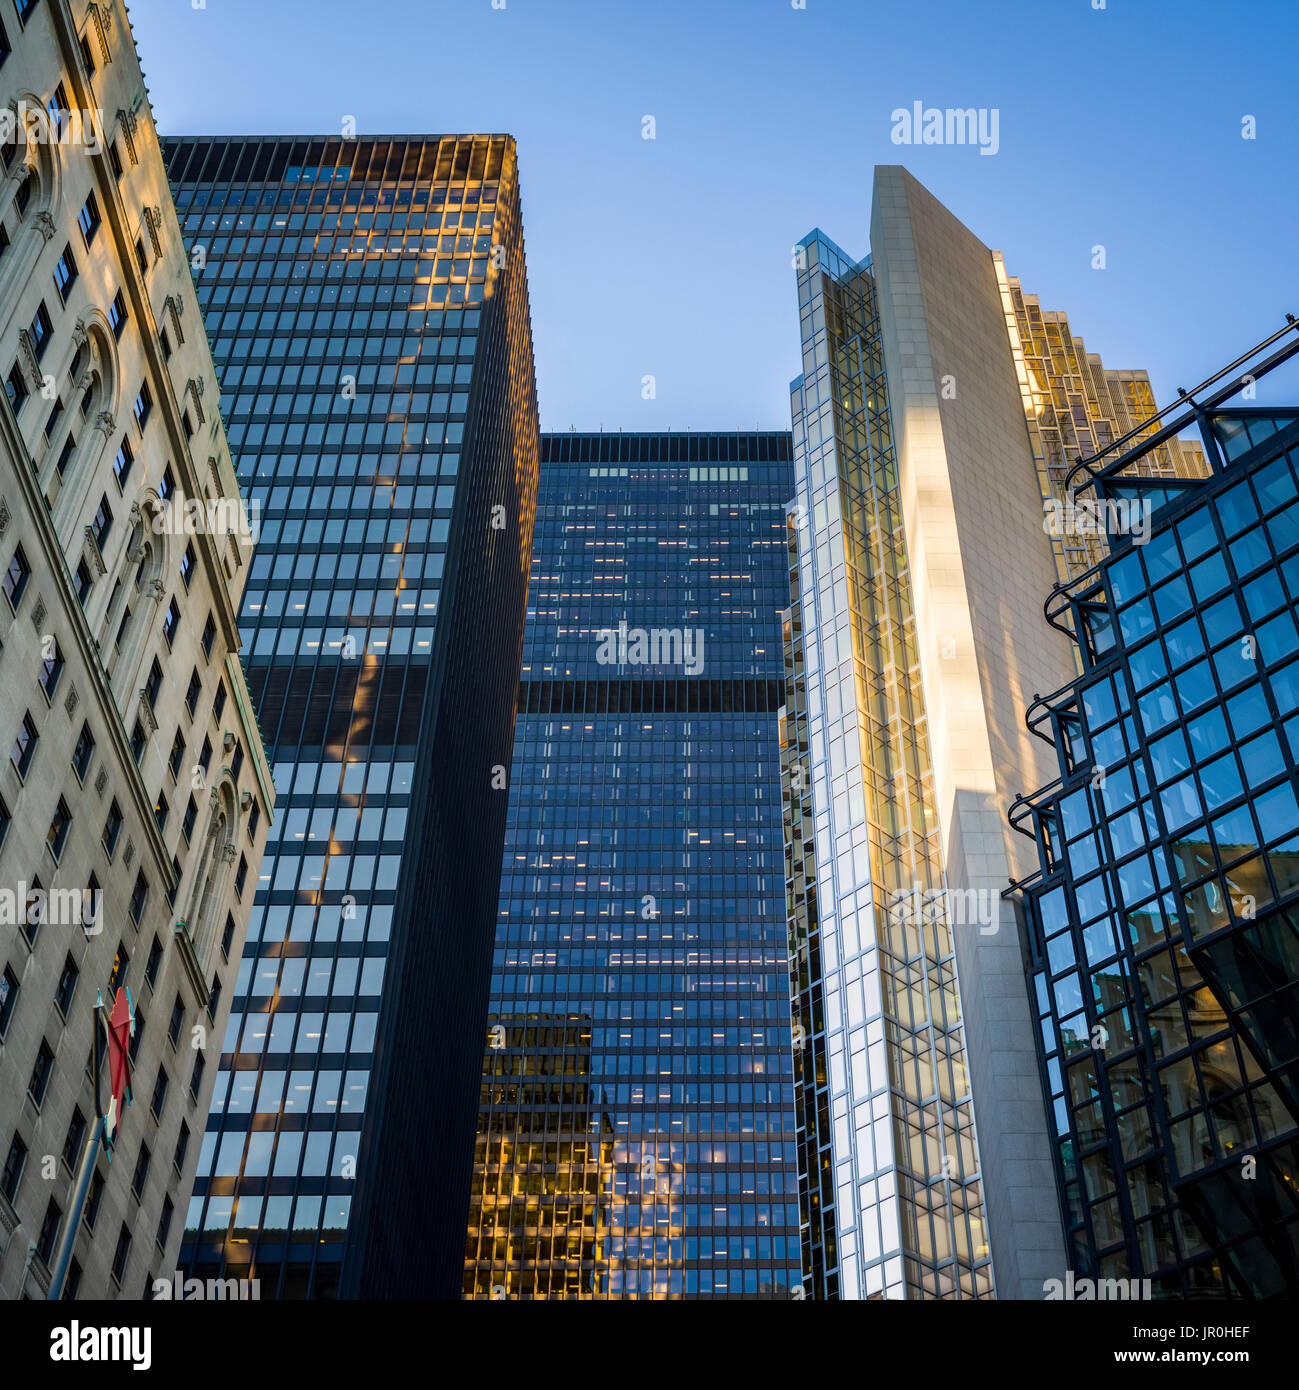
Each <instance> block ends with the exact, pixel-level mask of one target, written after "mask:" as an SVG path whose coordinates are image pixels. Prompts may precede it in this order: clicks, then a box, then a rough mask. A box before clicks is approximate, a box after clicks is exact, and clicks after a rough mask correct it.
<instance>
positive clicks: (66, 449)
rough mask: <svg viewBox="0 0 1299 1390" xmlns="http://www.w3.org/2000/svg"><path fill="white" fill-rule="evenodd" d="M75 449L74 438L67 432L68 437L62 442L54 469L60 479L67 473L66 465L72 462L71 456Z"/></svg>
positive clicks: (75, 441) (75, 442)
mask: <svg viewBox="0 0 1299 1390" xmlns="http://www.w3.org/2000/svg"><path fill="white" fill-rule="evenodd" d="M76 447H77V440H76V436H75V435H74V434H72V433H71V432H70V431H69V433H68V437H67V438H66V439H65V440H64V441H63V448H62V449H60V450H59V459H58V462H57V463H56V464H55V467H56V468H57V469H58V471H59V477H60V478H61V477H63V475H64V474H65V473H66V472H67V471H68V464H69V463H70V462H71V460H72V455H73V452H74V451H75V450H76Z"/></svg>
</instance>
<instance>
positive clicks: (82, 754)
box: [72, 724, 95, 782]
mask: <svg viewBox="0 0 1299 1390" xmlns="http://www.w3.org/2000/svg"><path fill="white" fill-rule="evenodd" d="M94 756H95V736H94V734H92V733H91V732H90V725H89V724H83V725H82V726H81V734H80V736H79V737H78V739H77V746H76V748H75V749H74V750H73V753H72V770H73V771H74V772H75V773H76V774H77V780H78V781H79V782H84V781H85V780H86V773H87V772H89V771H90V763H91V760H92V759H93V758H94Z"/></svg>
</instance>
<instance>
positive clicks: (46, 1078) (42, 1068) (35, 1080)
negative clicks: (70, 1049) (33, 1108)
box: [27, 1038, 54, 1105]
mask: <svg viewBox="0 0 1299 1390" xmlns="http://www.w3.org/2000/svg"><path fill="white" fill-rule="evenodd" d="M53 1075H54V1053H53V1052H52V1051H51V1050H50V1045H49V1043H47V1042H46V1041H45V1039H44V1038H42V1039H41V1045H40V1047H39V1048H37V1050H36V1063H35V1065H34V1066H33V1067H32V1079H31V1080H30V1081H29V1082H28V1083H27V1094H28V1095H29V1096H31V1098H32V1100H33V1101H34V1102H35V1104H37V1105H40V1103H41V1102H42V1101H43V1100H44V1099H45V1092H46V1091H47V1090H49V1086H50V1077H51V1076H53Z"/></svg>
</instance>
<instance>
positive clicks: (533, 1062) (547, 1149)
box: [464, 434, 801, 1299]
mask: <svg viewBox="0 0 1299 1390" xmlns="http://www.w3.org/2000/svg"><path fill="white" fill-rule="evenodd" d="M542 443H543V465H542V474H541V492H540V500H539V506H538V519H537V533H536V547H535V555H534V559H533V571H532V582H531V590H530V593H529V600H528V627H527V636H526V640H525V646H524V658H523V668H522V680H521V684H520V688H519V718H518V725H517V729H516V735H515V757H514V774H513V782H512V789H511V794H510V813H509V828H508V834H507V839H506V845H505V852H504V857H503V861H502V877H501V893H500V906H499V917H498V925H497V934H496V952H495V960H494V964H493V974H492V991H491V1017H490V1020H489V1031H488V1036H487V1038H486V1039H484V1042H485V1044H486V1045H485V1048H484V1052H483V1057H482V1061H483V1077H482V1100H481V1108H480V1113H479V1134H478V1152H477V1161H476V1164H475V1170H474V1190H473V1205H472V1209H471V1213H470V1222H469V1232H468V1247H467V1256H466V1262H465V1274H464V1292H465V1296H466V1297H469V1298H483V1299H487V1298H510V1299H514V1298H521V1299H543V1298H612V1299H636V1298H640V1299H644V1298H683V1297H684V1298H692V1297H713V1298H715V1297H749V1298H754V1297H761V1296H764V1295H766V1296H770V1297H777V1298H781V1297H789V1296H790V1292H791V1290H792V1289H794V1288H795V1287H796V1286H797V1285H798V1284H799V1283H800V1281H801V1275H800V1271H799V1237H798V1209H797V1193H796V1173H797V1163H796V1156H795V1148H794V1117H793V1108H792V1094H791V1076H790V1019H789V998H788V988H787V984H786V971H787V948H786V938H785V909H784V901H783V884H782V835H781V806H780V746H779V737H778V728H779V710H780V705H781V702H782V699H783V687H782V669H783V668H782V650H781V611H782V610H783V609H784V608H785V607H786V605H787V604H788V601H789V599H788V579H787V574H786V562H785V539H784V535H785V506H786V503H787V501H788V498H789V496H790V492H791V489H792V470H791V454H790V439H789V436H788V435H787V434H667V435H635V434H633V435H610V434H594V435H592V434H556V435H545V436H543V437H542Z"/></svg>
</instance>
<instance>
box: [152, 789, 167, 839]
mask: <svg viewBox="0 0 1299 1390" xmlns="http://www.w3.org/2000/svg"><path fill="white" fill-rule="evenodd" d="M170 815H171V807H170V806H168V805H167V798H166V797H165V796H164V795H163V794H162V793H161V792H159V793H158V799H157V801H155V802H154V803H153V818H154V820H156V821H157V822H158V829H159V830H166V828H167V817H168V816H170Z"/></svg>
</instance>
